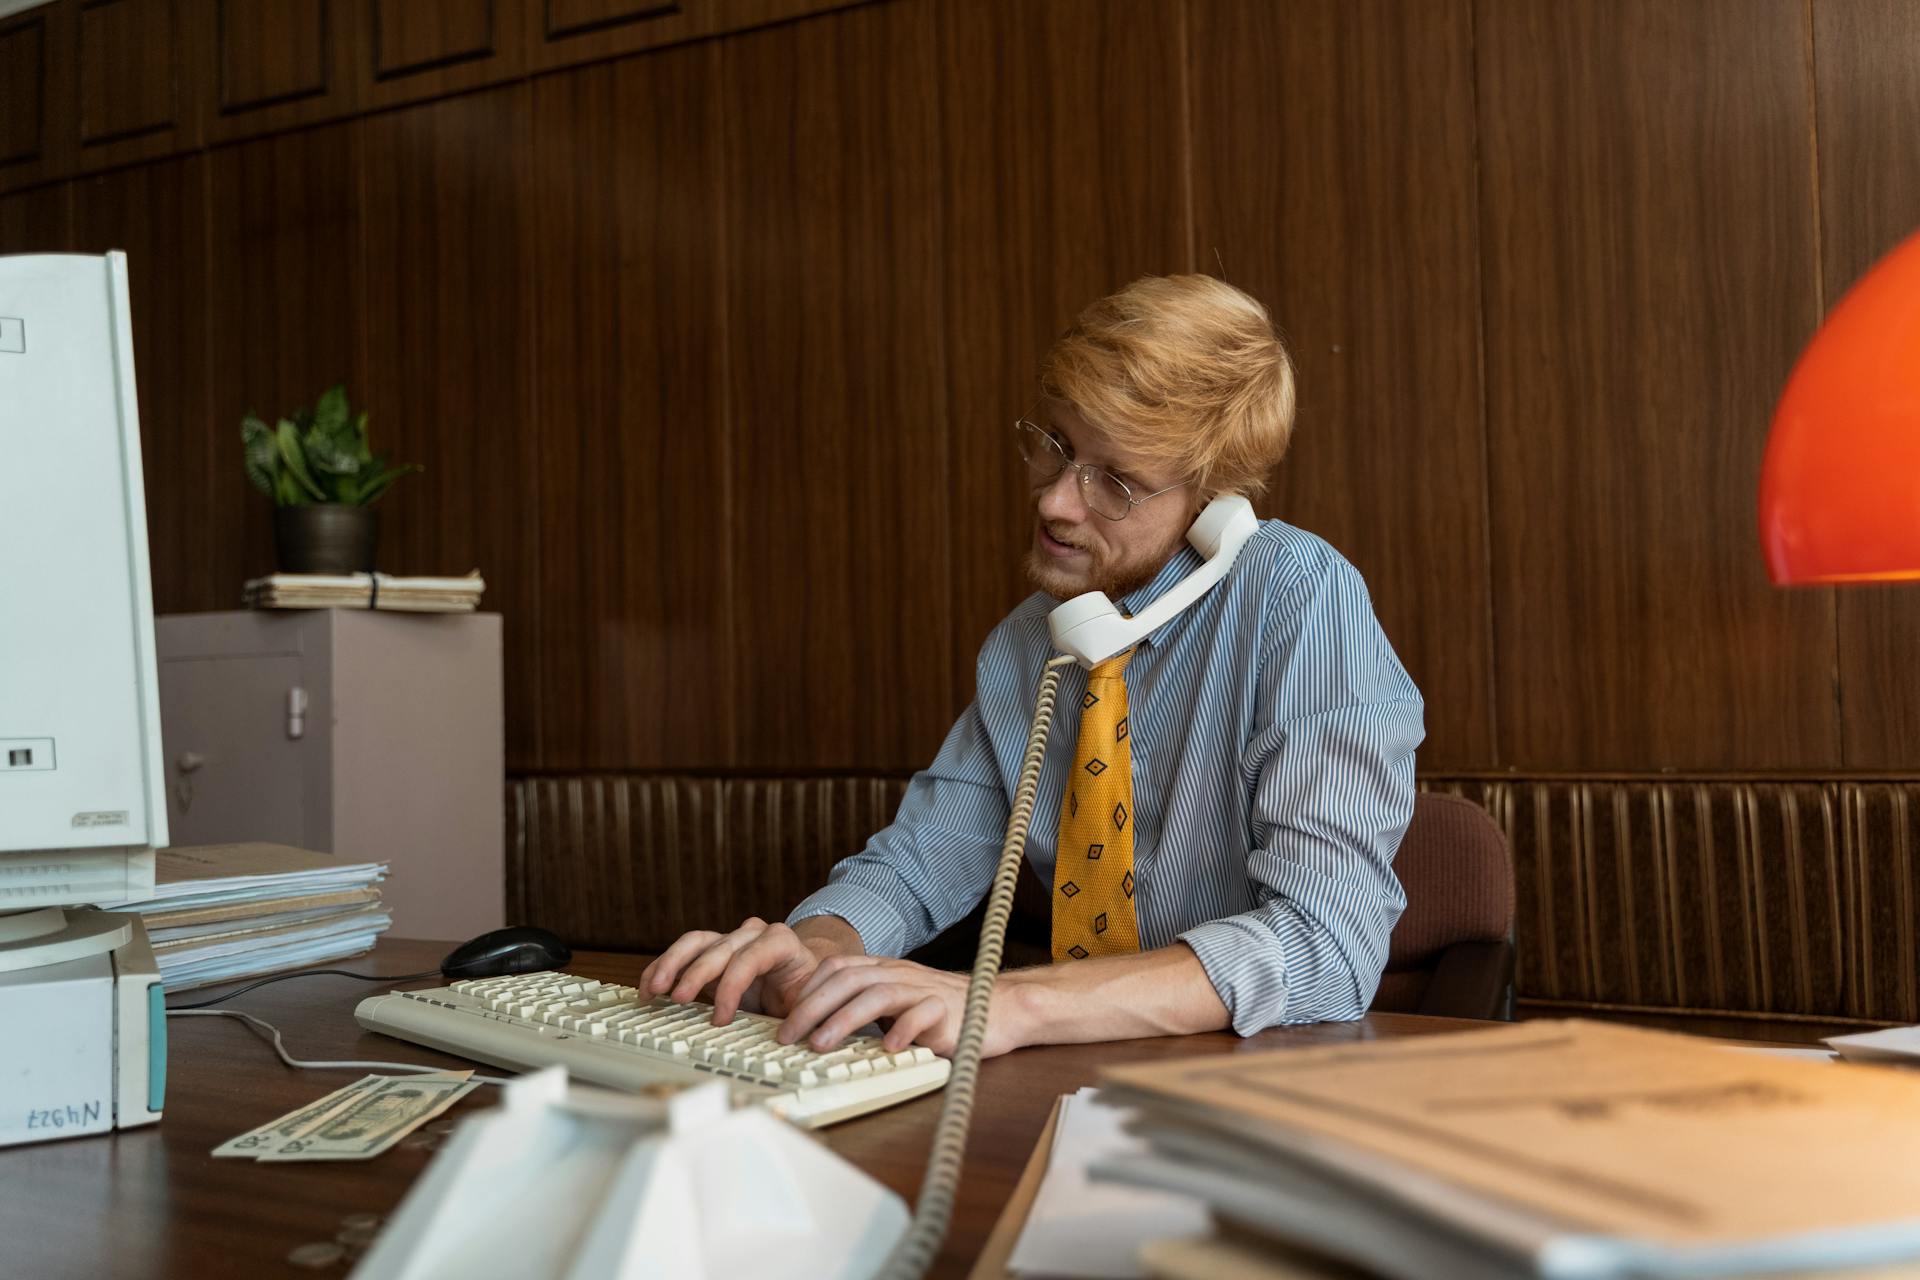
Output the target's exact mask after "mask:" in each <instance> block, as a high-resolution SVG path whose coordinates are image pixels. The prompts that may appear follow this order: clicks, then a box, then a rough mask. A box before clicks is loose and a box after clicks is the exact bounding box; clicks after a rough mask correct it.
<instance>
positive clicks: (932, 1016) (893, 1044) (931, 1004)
mask: <svg viewBox="0 0 1920 1280" xmlns="http://www.w3.org/2000/svg"><path fill="white" fill-rule="evenodd" d="M946 1017H947V1002H946V1000H945V999H944V998H943V997H941V996H939V995H929V996H928V997H926V999H924V1000H922V1001H921V1002H920V1003H919V1004H916V1005H915V1006H913V1008H911V1009H909V1010H907V1011H906V1012H905V1013H903V1014H901V1015H900V1016H899V1017H897V1018H895V1019H894V1020H893V1025H892V1026H890V1027H888V1028H887V1034H886V1035H884V1036H882V1037H881V1038H880V1043H882V1044H884V1045H885V1046H886V1047H887V1051H888V1052H889V1053H899V1052H900V1051H901V1050H902V1049H905V1048H906V1047H907V1046H908V1045H911V1044H913V1043H914V1042H915V1041H917V1040H919V1039H921V1038H922V1037H923V1036H925V1035H926V1034H927V1032H929V1031H931V1030H933V1029H934V1028H935V1027H937V1026H939V1025H940V1024H941V1023H942V1022H944V1021H945V1020H946ZM935 1052H936V1053H937V1052H939V1051H938V1050H937V1049H936V1050H935Z"/></svg>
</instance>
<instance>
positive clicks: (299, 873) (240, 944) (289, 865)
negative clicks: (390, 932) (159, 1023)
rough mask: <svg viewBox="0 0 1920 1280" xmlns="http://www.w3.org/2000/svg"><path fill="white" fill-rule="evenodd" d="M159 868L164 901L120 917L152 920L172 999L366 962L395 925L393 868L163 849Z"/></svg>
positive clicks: (283, 853) (267, 851) (150, 929)
mask: <svg viewBox="0 0 1920 1280" xmlns="http://www.w3.org/2000/svg"><path fill="white" fill-rule="evenodd" d="M155 861H156V866H155V877H154V878H155V882H156V883H155V886H154V896H153V897H152V898H151V899H149V900H147V901H145V902H136V903H133V904H131V905H128V906H124V907H118V908H115V910H121V911H133V912H138V913H139V914H140V916H141V917H142V918H143V919H144V920H145V921H146V925H147V936H148V937H149V938H150V939H151V940H152V942H153V952H154V957H155V959H156V960H157V961H158V963H159V966H160V978H161V981H162V982H163V983H164V984H165V985H166V987H167V988H168V989H169V990H172V991H186V990H190V989H192V988H194V987H203V986H208V985H211V984H212V983H216V982H225V981H228V980H230V979H233V978H244V977H251V976H253V975H255V974H263V973H276V972H279V971H280V970H283V969H297V968H300V967H301V966H304V965H309V964H320V963H323V962H325V961H330V960H341V959H345V958H346V957H348V956H354V955H359V954H361V953H362V952H365V951H367V950H369V949H370V948H372V946H373V943H374V939H376V938H378V937H379V936H380V934H382V933H384V932H385V931H386V929H387V927H388V926H389V925H391V924H392V923H393V918H392V917H391V916H389V915H388V914H387V912H386V909H385V908H384V907H383V906H382V905H381V902H380V891H379V888H378V886H379V882H380V881H381V879H383V878H384V877H385V875H386V870H387V869H386V864H385V863H380V862H352V861H348V860H345V859H341V858H337V857H334V856H333V855H331V854H325V853H310V852H307V851H306V850H303V849H294V848H290V847H288V846H286V845H272V844H229V845H207V846H204V847H201V848H192V849H162V850H160V852H159V853H158V854H157V855H156V860H155Z"/></svg>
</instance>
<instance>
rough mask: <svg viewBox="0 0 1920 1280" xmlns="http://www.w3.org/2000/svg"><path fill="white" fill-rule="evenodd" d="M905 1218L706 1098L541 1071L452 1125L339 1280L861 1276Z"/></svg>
mask: <svg viewBox="0 0 1920 1280" xmlns="http://www.w3.org/2000/svg"><path fill="white" fill-rule="evenodd" d="M906 1226H907V1206H906V1202H905V1201H903V1200H902V1199H901V1198H900V1197H899V1196H898V1195H896V1194H895V1193H894V1192H892V1191H890V1190H888V1189H887V1188H885V1187H883V1186H881V1185H880V1184H879V1183H877V1182H875V1181H873V1180H872V1179H871V1178H869V1177H868V1176H867V1175H866V1174H864V1173H862V1172H860V1171H859V1170H858V1169H855V1168H854V1167H853V1166H852V1165H849V1164H848V1163H846V1162H845V1161H844V1160H842V1159H841V1158H840V1157H839V1156H836V1155H834V1154H833V1153H832V1152H831V1151H828V1150H827V1149H826V1148H825V1147H823V1146H822V1145H821V1144H820V1143H818V1142H816V1141H814V1140H813V1139H810V1138H808V1137H806V1136H804V1135H803V1134H801V1133H800V1132H799V1131H798V1130H796V1129H794V1128H793V1127H792V1126H791V1125H789V1124H788V1123H787V1122H786V1121H784V1120H781V1119H780V1118H778V1117H777V1116H774V1115H771V1114H769V1113H768V1112H766V1111H765V1110H764V1109H762V1108H759V1107H749V1108H745V1109H742V1110H739V1111H733V1110H729V1109H728V1101H727V1093H726V1090H725V1088H724V1087H723V1086H721V1085H718V1084H714V1085H705V1086H701V1087H700V1088H697V1089H690V1090H686V1091H684V1092H681V1093H678V1094H675V1095H673V1096H671V1097H668V1098H665V1099H660V1098H648V1097H632V1096H627V1095H622V1094H615V1093H610V1092H605V1091H602V1090H598V1089H582V1088H580V1087H579V1086H573V1087H569V1085H568V1083H567V1078H566V1072H565V1071H564V1069H562V1068H558V1067H554V1068H549V1069H548V1070H545V1071H542V1072H539V1073H538V1074H536V1075H531V1076H527V1077H525V1078H524V1079H521V1080H518V1081H515V1082H514V1083H513V1084H510V1085H508V1086H506V1089H505V1100H504V1104H503V1105H502V1106H501V1107H500V1108H498V1109H497V1110H491V1111H486V1112H483V1113H481V1114H480V1115H477V1116H474V1117H473V1118H472V1119H470V1120H467V1121H466V1122H465V1123H463V1124H462V1125H461V1126H460V1128H459V1130H458V1131H457V1132H456V1133H455V1135H454V1137H453V1139H452V1140H451V1142H450V1143H449V1144H448V1146H447V1148H446V1150H444V1151H443V1152H441V1154H440V1155H439V1156H438V1157H437V1158H436V1159H435V1161H434V1163H433V1165H432V1167H430V1168H429V1169H428V1170H427V1172H426V1173H425V1175H423V1176H422V1178H421V1179H420V1181H419V1182H418V1183H416V1184H415V1185H414V1188H413V1190H412V1191H410V1192H409V1193H408V1195H407V1198H406V1199H405V1200H404V1201H402V1202H401V1205H400V1208H399V1211H398V1212H397V1213H396V1214H395V1215H394V1218H393V1220H392V1221H391V1222H389V1223H388V1224H387V1227H386V1229H385V1230H384V1231H383V1232H382V1233H381V1234H380V1237H379V1239H377V1240H376V1241H375V1242H374V1245H373V1248H372V1249H371V1250H370V1251H369V1252H368V1253H367V1255H366V1257H365V1258H364V1259H362V1260H361V1263H360V1266H359V1267H358V1268H357V1269H356V1270H355V1271H354V1278H355V1280H443V1278H444V1280H455V1278H458V1280H473V1278H475V1277H487V1276H514V1277H525V1278H527V1280H540V1278H542V1277H553V1278H555V1280H563V1278H564V1280H640V1277H654V1276H674V1277H677V1278H679V1280H704V1278H708V1277H712V1278H716V1280H717V1278H718V1277H721V1276H728V1277H732V1276H741V1275H751V1276H754V1277H755V1280H868V1277H871V1276H873V1275H874V1274H875V1273H877V1272H878V1271H879V1269H880V1267H881V1264H882V1263H883V1262H885V1261H886V1257H887V1254H888V1251H889V1250H890V1249H891V1248H892V1247H893V1244H894V1242H895V1241H896V1240H898V1239H899V1238H900V1236H901V1234H902V1233H903V1232H904V1231H905V1230H906Z"/></svg>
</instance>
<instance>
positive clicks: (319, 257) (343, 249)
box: [204, 122, 465, 600]
mask: <svg viewBox="0 0 1920 1280" xmlns="http://www.w3.org/2000/svg"><path fill="white" fill-rule="evenodd" d="M208 163H209V164H210V165H211V166H212V169H211V173H210V177H209V186H210V195H209V204H210V208H211V218H210V222H211V225H212V235H211V237H210V240H209V243H210V245H211V252H210V261H209V265H208V272H209V276H208V279H209V287H208V290H207V294H206V307H207V310H208V315H209V321H208V347H207V355H208V361H209V366H210V368H211V370H212V373H211V374H210V377H209V386H208V406H209V409H208V415H207V417H208V421H209V423H210V424H211V426H210V429H211V430H212V431H213V433H214V438H215V440H216V441H218V440H222V439H224V440H226V441H227V442H229V444H230V445H231V447H232V452H231V454H230V459H231V469H230V470H228V471H226V472H225V473H224V478H223V473H222V472H221V471H220V469H219V467H218V456H219V455H218V452H217V450H216V453H215V455H214V457H215V464H216V465H215V472H214V482H213V483H212V484H210V485H209V486H208V489H207V493H206V496H205V503H206V505H205V507H204V518H205V519H206V520H207V521H208V522H209V523H211V524H213V525H214V526H215V527H216V529H217V530H218V532H217V534H216V536H217V537H218V538H219V539H220V540H221V541H223V542H224V543H226V544H228V545H231V546H234V547H237V548H239V555H240V562H241V566H242V574H243V576H244V577H253V576H256V575H258V574H262V573H267V572H270V571H271V570H272V568H273V535H272V506H271V504H270V502H269V501H268V499H267V498H266V496H265V495H263V494H261V493H259V492H257V491H256V490H254V489H253V488H252V487H251V486H250V485H248V484H247V481H246V477H245V475H244V473H243V472H242V470H241V467H240V453H239V448H240V444H239V441H240V419H241V417H242V416H243V415H245V414H246V413H247V412H249V411H253V412H257V413H259V414H261V415H262V416H264V417H266V418H267V419H268V420H269V421H271V420H273V419H274V418H275V417H276V416H278V415H280V414H284V413H289V412H291V411H292V410H293V409H295V408H297V407H298V406H300V405H304V404H311V403H313V401H314V400H315V398H317V397H318V396H319V394H320V393H321V392H322V391H324V390H326V389H327V388H328V387H330V386H332V385H333V384H334V383H336V382H345V383H346V384H347V387H348V390H349V391H350V392H351V393H353V395H354V397H355V398H356V399H361V398H363V396H362V393H361V389H362V388H364V387H365V385H366V377H365V368H366V364H365V354H364V353H365V347H364V341H365V326H366V308H365V306H364V305H363V301H362V299H361V296H360V286H361V281H362V279H363V275H362V259H361V250H360V244H361V240H360V203H359V190H360V177H361V150H360V126H359V125H358V124H357V123H351V122H349V123H344V124H337V125H329V126H327V127H325V128H319V129H310V130H307V131H305V132H301V133H288V134H281V135H279V136H278V137H273V138H263V139H260V140H258V141H255V142H248V143H243V144H240V145H237V146H231V147H222V148H220V149H219V150H217V151H214V152H213V153H212V154H211V155H210V156H209V157H208ZM373 422H374V430H375V436H374V439H375V441H376V443H378V442H379V441H381V440H382V437H381V436H380V435H379V430H380V427H381V426H382V425H387V424H386V420H385V418H384V416H383V415H382V414H381V413H380V412H379V411H378V407H376V410H375V413H374V418H373ZM460 571H461V572H464V571H465V566H463V567H462V569H461V570H460ZM216 586H217V584H216ZM231 591H232V595H231V596H229V597H228V598H229V599H231V600H237V599H238V596H239V592H240V582H239V581H235V582H234V583H233V584H232V586H231Z"/></svg>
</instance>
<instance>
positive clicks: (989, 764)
mask: <svg viewBox="0 0 1920 1280" xmlns="http://www.w3.org/2000/svg"><path fill="white" fill-rule="evenodd" d="M1008 813H1009V802H1008V800H1007V794H1006V791H1005V789H1004V787H1003V786H1002V784H1001V781H1000V775H999V772H998V769H997V767H996V765H995V761H994V754H993V746H992V743H991V742H990V741H989V740H988V737H987V731H986V726H985V725H984V723H983V722H982V721H981V718H980V710H979V704H978V703H977V702H975V703H971V704H969V705H968V707H967V709H966V710H965V711H964V712H962V713H961V716H960V718H959V719H958V720H957V721H955V722H954V726H953V728H952V729H951V730H950V731H949V732H948V733H947V739H946V741H945V742H944V743H943V744H941V747H940V752H939V754H938V755H936V756H935V757H934V760H933V763H932V764H931V765H929V766H928V767H927V768H926V769H924V770H922V771H921V772H919V773H917V774H915V775H914V777H913V781H912V782H911V783H909V784H908V786H907V794H906V797H905V798H904V799H903V800H902V801H901V802H900V811H899V812H898V813H897V814H896V815H895V816H894V820H893V822H892V823H891V824H890V825H888V826H887V827H886V828H885V829H883V830H882V831H881V832H880V833H879V834H877V835H875V836H874V837H873V838H872V839H871V840H869V841H868V842H867V847H866V848H864V849H862V850H861V851H860V852H859V853H856V854H854V855H853V856H852V857H850V858H843V859H842V860H841V861H840V862H839V863H837V864H836V865H835V866H834V868H833V871H832V873H831V874H830V875H829V876H828V877H827V884H826V886H825V887H824V888H822V889H820V890H819V891H818V892H816V893H814V894H812V895H811V896H809V897H808V898H806V899H805V900H804V901H803V902H801V904H800V905H799V906H797V907H795V908H794V909H793V912H792V914H790V915H789V916H788V917H787V923H788V924H790V925H792V924H798V923H800V922H801V921H802V920H806V919H808V918H810V917H813V916H825V915H832V916H839V917H840V918H841V919H843V920H845V921H846V922H847V923H848V924H850V925H852V926H853V928H854V930H855V932H857V933H858V934H859V935H860V943H861V945H862V946H864V947H865V948H866V951H867V954H868V955H876V956H903V955H905V954H907V952H909V951H912V950H913V949H914V948H916V947H918V946H920V945H921V944H923V943H925V942H928V941H930V940H932V939H933V938H934V937H935V936H937V935H938V934H939V933H940V932H941V930H943V929H945V928H946V927H947V926H949V925H951V924H954V923H956V922H957V921H959V920H961V919H964V918H965V916H966V914H967V912H969V911H971V910H973V908H974V904H975V903H977V902H979V901H980V899H981V898H982V897H984V896H986V892H987V889H988V887H989V886H990V885H991V884H992V882H993V871H994V864H995V863H996V862H997V861H998V860H999V857H1000V845H1001V842H1002V840H1003V839H1004V837H1005V833H1006V827H1007V817H1008Z"/></svg>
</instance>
